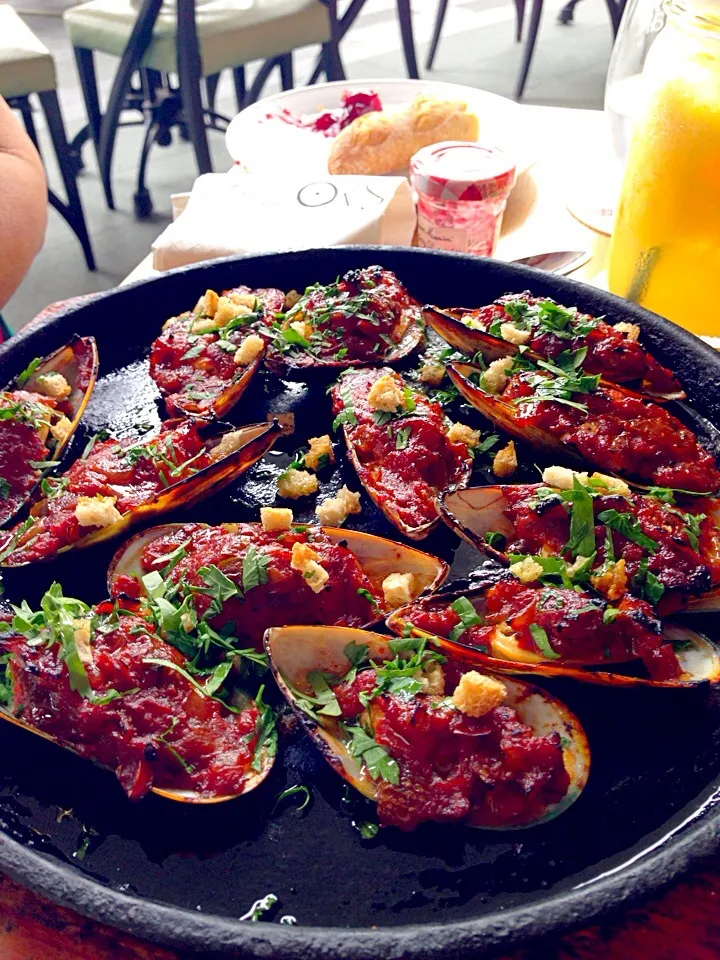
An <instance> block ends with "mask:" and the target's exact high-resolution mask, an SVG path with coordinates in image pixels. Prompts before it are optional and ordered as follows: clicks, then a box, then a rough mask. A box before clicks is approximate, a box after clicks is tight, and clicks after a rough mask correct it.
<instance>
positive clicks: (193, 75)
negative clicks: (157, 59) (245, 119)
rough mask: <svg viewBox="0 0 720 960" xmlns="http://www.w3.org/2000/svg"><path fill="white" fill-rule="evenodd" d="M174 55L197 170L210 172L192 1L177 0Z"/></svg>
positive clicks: (193, 2)
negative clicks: (176, 58) (176, 57)
mask: <svg viewBox="0 0 720 960" xmlns="http://www.w3.org/2000/svg"><path fill="white" fill-rule="evenodd" d="M177 56H178V79H179V80H180V97H181V99H182V105H183V114H184V117H185V123H186V124H187V128H188V133H189V134H190V141H191V142H192V145H193V149H194V151H195V160H196V162H197V166H198V171H199V173H201V174H203V173H212V161H211V160H210V148H209V147H208V139H207V128H206V126H205V111H204V109H203V104H202V97H201V96H200V85H201V83H202V61H201V59H200V45H199V42H198V35H197V26H196V22H195V0H178V4H177Z"/></svg>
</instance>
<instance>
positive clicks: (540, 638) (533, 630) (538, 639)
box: [529, 623, 560, 660]
mask: <svg viewBox="0 0 720 960" xmlns="http://www.w3.org/2000/svg"><path fill="white" fill-rule="evenodd" d="M529 629H530V634H531V636H532V638H533V641H534V643H535V646H536V647H537V648H538V650H539V651H540V653H542V654H543V656H545V657H547V658H548V659H549V660H557V659H558V658H559V656H560V654H559V653H556V652H555V651H554V650H553V648H552V647H551V646H550V641H549V640H548V635H547V633H546V632H545V630H544V629H543V628H542V627H541V626H540V625H539V624H537V623H531V624H530V628H529Z"/></svg>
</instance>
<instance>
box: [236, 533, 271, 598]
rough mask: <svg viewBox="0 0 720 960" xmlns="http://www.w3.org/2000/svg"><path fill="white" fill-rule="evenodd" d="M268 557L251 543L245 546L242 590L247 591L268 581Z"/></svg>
mask: <svg viewBox="0 0 720 960" xmlns="http://www.w3.org/2000/svg"><path fill="white" fill-rule="evenodd" d="M269 566H270V558H269V557H266V556H265V554H264V553H263V552H262V551H261V550H258V549H257V548H256V547H255V546H254V545H253V544H250V546H249V547H248V548H247V551H246V552H245V556H244V557H243V568H242V577H243V590H244V591H245V593H247V592H248V591H249V590H253V589H254V588H255V587H259V586H260V585H261V584H264V583H267V582H268V572H267V571H268V567H269Z"/></svg>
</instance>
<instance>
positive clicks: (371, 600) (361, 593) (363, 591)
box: [358, 587, 380, 613]
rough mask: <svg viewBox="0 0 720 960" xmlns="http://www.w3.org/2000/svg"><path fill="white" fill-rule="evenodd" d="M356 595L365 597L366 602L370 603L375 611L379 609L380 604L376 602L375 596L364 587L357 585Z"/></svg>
mask: <svg viewBox="0 0 720 960" xmlns="http://www.w3.org/2000/svg"><path fill="white" fill-rule="evenodd" d="M358 596H359V597H365V599H366V600H367V602H368V603H370V604H372V608H373V610H374V611H375V613H377V612H378V611H379V610H380V604H379V603H378V602H377V600H376V599H375V597H374V596H373V595H372V594H371V593H370V591H369V590H366V589H365V587H358Z"/></svg>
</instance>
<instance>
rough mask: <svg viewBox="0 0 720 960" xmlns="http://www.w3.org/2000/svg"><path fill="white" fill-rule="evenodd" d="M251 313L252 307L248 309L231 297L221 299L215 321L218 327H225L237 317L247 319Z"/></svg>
mask: <svg viewBox="0 0 720 960" xmlns="http://www.w3.org/2000/svg"><path fill="white" fill-rule="evenodd" d="M251 313H252V310H251V309H250V307H246V306H245V304H243V303H238V302H237V300H234V299H232V298H231V297H220V298H219V299H218V304H217V309H216V310H215V316H214V317H213V320H214V321H215V325H216V326H218V327H224V326H225V325H226V324H228V323H230V321H231V320H234V319H235V317H247V316H249V315H250V314H251Z"/></svg>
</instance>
